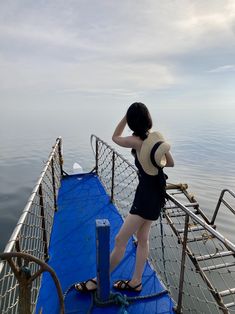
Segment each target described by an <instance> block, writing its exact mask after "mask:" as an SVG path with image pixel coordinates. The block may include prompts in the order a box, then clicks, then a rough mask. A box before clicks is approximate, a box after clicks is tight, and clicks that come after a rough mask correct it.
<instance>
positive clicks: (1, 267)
mask: <svg viewBox="0 0 235 314" xmlns="http://www.w3.org/2000/svg"><path fill="white" fill-rule="evenodd" d="M62 164H63V159H62V139H61V138H58V139H57V140H56V143H55V145H54V146H53V148H52V152H51V154H50V155H49V158H48V161H47V162H46V164H45V167H44V169H43V171H42V173H41V175H40V177H39V179H38V182H37V183H36V186H35V187H34V189H33V191H32V194H31V195H30V197H29V200H28V203H27V204H26V206H25V208H24V210H23V213H22V215H21V217H20V219H19V221H18V223H17V225H16V227H15V230H14V231H13V234H12V236H11V238H10V240H9V242H8V243H7V245H6V248H5V250H4V253H3V254H1V259H2V262H0V313H1V314H4V313H8V314H9V313H12V314H13V313H14V314H15V313H24V314H26V313H31V312H33V310H34V309H35V305H36V301H37V296H38V291H39V288H40V283H41V273H42V271H41V270H40V267H41V263H40V264H38V263H36V261H38V260H40V261H46V260H47V259H48V247H49V243H50V235H51V230H52V224H53V218H54V213H55V211H57V194H58V189H59V186H60V179H61V177H62V175H63V166H62ZM24 254H26V257H27V256H31V257H32V258H31V259H30V260H29V258H26V259H25V255H24ZM45 267H46V266H45ZM31 274H34V275H31ZM29 277H31V278H29ZM22 278H23V279H22ZM32 278H33V279H34V280H33V281H32V280H31V279H32ZM27 280H29V282H30V285H31V286H30V287H31V289H30V292H29V291H28V293H27V292H26V290H24V289H22V286H21V287H20V286H19V282H20V284H21V285H22V284H24V283H26V281H27ZM26 286H27V285H26ZM22 291H24V292H23V293H21V292H22ZM19 292H20V293H19ZM26 296H27V298H29V300H28V301H30V302H27V304H28V305H27V304H26V302H25V300H24V298H25V297H26Z"/></svg>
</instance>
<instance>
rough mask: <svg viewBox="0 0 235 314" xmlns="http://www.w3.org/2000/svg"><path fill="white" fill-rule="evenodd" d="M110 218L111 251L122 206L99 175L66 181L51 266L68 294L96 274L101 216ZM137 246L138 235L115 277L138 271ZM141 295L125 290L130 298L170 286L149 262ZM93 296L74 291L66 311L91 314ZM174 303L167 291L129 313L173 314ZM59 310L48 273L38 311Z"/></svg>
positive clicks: (97, 312)
mask: <svg viewBox="0 0 235 314" xmlns="http://www.w3.org/2000/svg"><path fill="white" fill-rule="evenodd" d="M97 219H98V220H99V219H107V220H108V221H109V222H110V249H111V250H112V249H113V247H114V239H115V236H116V234H117V232H118V230H119V229H120V227H121V225H122V223H123V220H122V217H121V215H120V214H119V212H118V210H117V208H116V207H115V206H114V205H113V204H112V203H111V202H110V198H109V196H108V195H107V194H106V192H105V190H104V188H103V186H102V184H101V183H100V181H99V178H98V177H97V176H96V175H95V174H83V175H71V176H67V177H65V178H63V179H62V181H61V187H60V190H59V196H58V211H57V212H56V213H55V217H54V223H53V230H52V234H51V241H50V247H49V261H48V264H49V265H50V266H51V267H52V268H53V269H54V270H55V272H56V274H57V276H58V278H59V280H60V283H61V286H62V290H63V292H65V291H66V290H67V289H68V288H69V287H71V285H73V284H74V283H76V282H80V281H84V280H87V279H88V278H92V277H95V276H96V220H97ZM135 251H136V246H135V244H134V243H133V239H130V241H129V242H128V246H127V250H126V253H125V256H124V258H123V260H122V262H121V263H120V265H119V266H118V267H117V268H116V269H115V271H114V272H113V273H112V275H111V278H110V283H111V287H110V289H111V292H116V291H115V290H112V283H113V282H114V281H115V280H118V279H128V278H131V275H132V271H133V270H134V263H135ZM142 283H143V289H142V291H141V293H138V294H136V293H130V292H125V294H126V295H127V296H132V297H135V296H146V295H151V294H156V293H158V292H161V291H163V290H164V289H165V288H164V286H163V285H162V283H161V282H160V281H159V279H158V278H157V276H156V273H155V272H154V270H153V269H152V267H151V265H150V264H149V263H148V262H147V263H146V267H145V270H144V274H143V281H142ZM91 304H92V294H91V293H88V294H81V293H78V292H77V291H75V290H74V289H72V290H71V291H69V293H68V294H67V296H66V298H65V313H66V314H69V313H77V314H78V313H89V311H90V308H91ZM173 306H174V303H173V301H172V299H171V298H170V296H169V295H168V294H163V295H161V296H159V297H156V298H151V299H143V300H138V301H134V302H131V303H130V305H129V306H128V308H127V310H128V313H130V314H131V313H133V314H138V313H141V314H142V313H144V314H150V313H151V314H153V313H159V314H160V313H161V314H169V313H174V310H173ZM41 310H42V313H43V314H57V313H59V302H58V296H57V293H56V288H55V285H54V283H53V281H52V279H51V277H50V275H49V274H48V273H44V274H43V278H42V284H41V288H40V292H39V297H38V301H37V309H36V313H40V311H41ZM119 310H120V307H118V306H116V305H112V306H109V307H97V306H93V308H92V311H91V313H93V314H101V313H102V314H105V313H108V314H114V313H118V312H119Z"/></svg>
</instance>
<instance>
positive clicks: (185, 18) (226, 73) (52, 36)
mask: <svg viewBox="0 0 235 314" xmlns="http://www.w3.org/2000/svg"><path fill="white" fill-rule="evenodd" d="M0 93H1V95H2V96H1V104H3V103H4V101H8V102H9V101H10V102H14V101H17V102H18V101H19V98H20V97H21V96H22V97H23V94H24V96H25V94H27V95H29V99H30V97H34V96H35V95H42V96H43V99H44V101H45V100H46V97H47V95H55V94H57V95H58V94H60V95H62V96H61V97H64V96H65V97H67V96H68V95H71V94H73V97H77V98H78V99H79V97H80V96H81V95H83V97H84V95H88V96H89V95H93V96H95V97H98V98H99V99H100V100H101V99H105V96H107V95H109V97H110V98H111V97H119V98H122V99H124V98H130V99H132V98H133V99H134V98H135V99H139V100H141V98H142V97H143V98H144V97H145V98H146V97H150V98H151V97H152V99H154V98H156V97H158V95H161V97H163V98H164V97H166V98H168V100H169V97H171V98H170V99H171V101H174V102H175V103H176V104H177V102H180V101H182V99H184V100H185V101H186V100H187V101H189V102H192V103H195V97H197V95H198V96H199V99H200V101H202V99H205V103H206V101H207V98H208V99H210V101H213V100H215V101H216V100H218V98H219V99H220V102H221V101H224V102H225V103H232V104H234V103H235V102H234V99H235V1H234V0H195V1H194V0H191V1H190V0H187V1H186V0H178V1H176V0H139V1H138V0H120V1H116V0H90V1H88V0H74V1H71V0H58V1H56V0H54V1H46V0H44V1H42V0H37V1H34V0H32V1H29V0H28V1H25V0H14V1H13V0H7V1H4V0H1V1H0ZM74 95H75V96H74ZM162 95H165V96H162ZM182 95H186V96H185V97H186V98H183V96H182ZM173 96H174V97H173ZM200 97H201V98H200ZM110 98H109V99H110ZM172 98H174V99H172ZM50 100H51V98H50Z"/></svg>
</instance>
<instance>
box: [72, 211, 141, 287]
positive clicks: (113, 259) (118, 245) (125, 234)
mask: <svg viewBox="0 0 235 314" xmlns="http://www.w3.org/2000/svg"><path fill="white" fill-rule="evenodd" d="M144 222H145V220H144V219H143V218H141V217H140V216H138V215H132V214H128V216H127V218H126V219H125V221H124V223H123V225H122V227H121V229H120V230H119V232H118V234H117V236H116V238H115V247H114V249H113V251H112V253H111V255H110V272H112V271H113V270H114V268H115V267H116V266H117V265H118V264H119V263H120V261H121V259H122V258H123V255H124V253H125V250H126V245H127V242H128V240H129V239H130V237H131V236H132V235H133V234H134V233H135V232H136V231H137V230H138V229H139V228H140V227H141V226H142V225H143V224H144ZM93 280H96V277H95V278H93ZM86 287H87V289H88V290H90V289H93V288H95V287H96V285H95V284H94V283H93V282H92V281H89V282H87V284H86ZM78 289H79V287H78Z"/></svg>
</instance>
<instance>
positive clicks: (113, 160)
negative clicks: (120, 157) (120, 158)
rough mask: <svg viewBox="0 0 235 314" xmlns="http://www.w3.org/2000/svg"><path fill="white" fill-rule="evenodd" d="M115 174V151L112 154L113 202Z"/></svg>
mask: <svg viewBox="0 0 235 314" xmlns="http://www.w3.org/2000/svg"><path fill="white" fill-rule="evenodd" d="M114 175H115V152H114V151H113V156H112V183H111V202H113V195H114Z"/></svg>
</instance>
